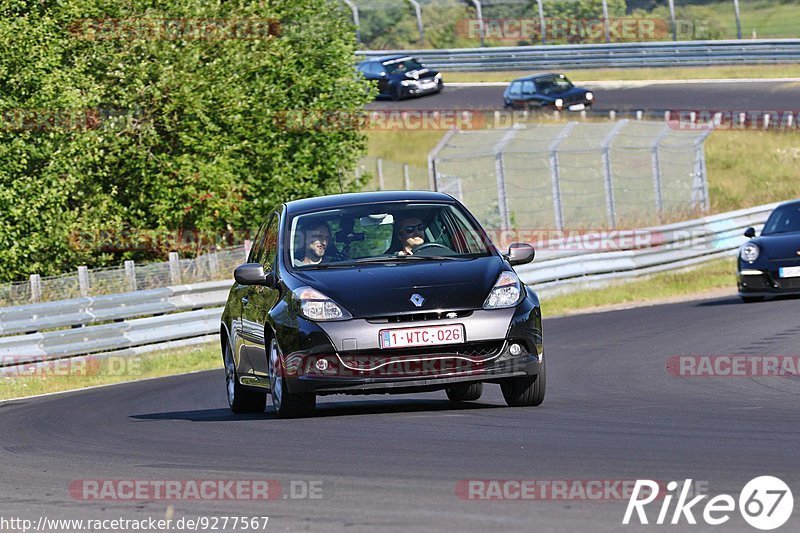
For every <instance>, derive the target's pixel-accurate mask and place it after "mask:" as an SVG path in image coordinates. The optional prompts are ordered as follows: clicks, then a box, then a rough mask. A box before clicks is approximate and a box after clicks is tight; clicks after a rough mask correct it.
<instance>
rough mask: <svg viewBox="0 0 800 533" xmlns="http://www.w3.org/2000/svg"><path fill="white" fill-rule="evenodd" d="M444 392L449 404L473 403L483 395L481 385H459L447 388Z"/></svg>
mask: <svg viewBox="0 0 800 533" xmlns="http://www.w3.org/2000/svg"><path fill="white" fill-rule="evenodd" d="M446 392H447V398H448V399H449V400H450V402H451V403H459V402H473V401H475V400H477V399H479V398H480V397H481V394H483V383H480V382H478V383H459V384H458V385H453V386H452V387H447V389H446Z"/></svg>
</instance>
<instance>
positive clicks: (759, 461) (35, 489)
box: [0, 298, 800, 532]
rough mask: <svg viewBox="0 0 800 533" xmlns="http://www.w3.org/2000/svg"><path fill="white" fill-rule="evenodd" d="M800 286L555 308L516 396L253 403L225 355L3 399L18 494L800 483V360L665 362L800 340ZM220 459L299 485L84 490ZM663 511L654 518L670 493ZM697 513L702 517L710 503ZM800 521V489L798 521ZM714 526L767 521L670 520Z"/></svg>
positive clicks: (442, 506) (604, 513)
mask: <svg viewBox="0 0 800 533" xmlns="http://www.w3.org/2000/svg"><path fill="white" fill-rule="evenodd" d="M799 305H800V301H798V300H797V299H790V300H780V301H773V302H765V303H757V304H742V303H739V301H738V299H735V298H725V299H717V300H708V301H700V302H687V303H679V304H671V305H663V306H654V307H645V308H639V309H632V310H623V311H615V312H609V313H601V314H588V315H582V316H576V317H568V318H557V319H547V320H546V321H545V346H546V356H547V364H548V368H549V375H548V393H547V398H546V400H545V403H544V404H543V405H542V406H541V407H539V408H508V407H506V406H505V404H504V402H503V400H502V396H501V395H500V391H499V387H497V386H496V385H491V386H487V387H486V389H485V390H484V396H483V398H482V399H481V400H480V401H478V402H474V403H473V404H471V405H469V406H468V407H465V408H459V409H453V408H451V407H450V406H449V404H448V402H447V400H446V399H445V395H444V393H443V392H441V393H430V394H419V395H413V396H392V397H390V396H368V397H347V396H335V397H327V398H323V399H322V400H321V402H320V408H319V410H318V415H317V417H315V418H312V419H303V420H287V421H284V420H278V419H276V418H275V417H274V416H273V414H272V407H271V406H268V407H267V410H266V412H265V413H264V414H262V415H257V416H234V415H231V414H230V412H229V410H228V408H227V404H226V400H225V392H224V380H223V375H222V370H221V369H220V370H219V371H216V372H204V373H198V374H192V375H186V376H178V377H171V378H163V379H157V380H151V381H145V382H139V383H132V384H125V385H118V386H113V387H107V388H100V389H94V390H89V391H84V392H79V393H69V394H65V395H60V396H51V397H44V398H38V399H30V400H22V401H15V402H10V403H4V404H0V428H2V432H0V462H1V463H2V473H3V474H2V483H0V508H2V514H3V515H4V516H6V517H8V516H21V517H31V518H33V519H36V518H38V517H39V516H41V515H44V516H47V517H49V518H67V517H71V518H84V519H86V518H92V519H100V518H116V517H119V516H123V517H147V516H152V517H154V518H164V516H165V512H166V509H167V506H168V505H173V506H174V515H173V518H178V517H181V516H188V517H192V516H194V517H197V516H203V515H205V516H209V515H245V516H269V517H270V521H269V527H268V528H267V530H268V531H325V532H327V531H381V532H383V531H475V532H478V531H480V532H485V531H587V532H594V531H620V530H621V531H638V530H648V531H652V530H653V526H652V525H651V526H649V527H645V526H640V525H637V526H633V525H629V526H626V527H623V526H622V525H621V521H622V517H623V514H624V511H625V507H626V504H627V501H626V500H614V499H611V500H607V501H581V500H575V499H567V500H544V501H530V500H527V501H476V500H468V499H461V498H459V497H458V496H457V494H456V486H457V483H458V482H459V480H482V479H500V480H508V479H512V480H551V481H552V480H611V481H613V480H635V479H637V478H649V479H655V480H662V481H664V482H666V481H669V480H678V481H683V480H684V479H687V478H691V479H693V480H695V481H696V482H701V483H703V484H705V485H706V486H707V492H708V494H711V495H716V494H722V493H725V494H731V495H733V496H734V499H737V500H738V495H739V492H740V491H741V489H742V487H743V486H744V484H745V483H746V482H747V481H748V480H750V479H752V478H754V477H757V476H761V475H775V476H778V477H780V478H782V479H783V481H785V482H786V483H788V485H789V486H790V487H792V488H793V489H794V490H795V493H794V494H795V497H796V496H797V495H798V494H800V460H799V455H798V449H800V409H798V402H799V400H800V380H798V378H797V377H796V376H794V377H789V376H784V377H737V378H731V377H675V376H672V375H670V374H669V373H668V372H667V371H666V363H667V360H668V358H669V357H670V356H673V355H708V354H748V355H758V354H784V355H790V354H795V355H796V354H798V346H800V313H798V306H799ZM545 312H546V308H545ZM545 314H546V313H545ZM209 478H210V479H231V478H235V479H271V480H277V481H279V482H280V483H281V486H282V487H283V488H282V490H283V492H282V493H280V494H278V496H279V498H278V499H276V500H270V501H237V500H234V501H210V502H209V501H204V502H196V501H194V502H193V501H177V502H167V501H139V502H131V501H82V500H80V499H73V498H72V497H71V496H70V492H69V487H70V485H71V484H72V483H73V482H74V481H75V480H81V479H117V480H119V479H147V480H153V479H155V480H185V479H209ZM292 481H295V482H300V483H301V484H302V483H307V482H319V481H321V482H322V485H321V487H322V489H321V496H322V498H321V499H296V500H293V499H284V498H283V496H288V495H289V494H288V493H289V492H290V491H289V490H288V487H289V486H290V484H291V482H292ZM297 486H303V485H297ZM300 492H302V491H298V494H299V493H300ZM676 499H677V498H676ZM706 501H707V500H706ZM701 503H702V502H701ZM654 505H658V506H659V507H660V503H659V504H654ZM672 505H673V507H674V500H673V503H672ZM697 507H701V506H697ZM697 507H696V508H695V509H697ZM648 511H649V512H648V516H649V518H650V520H651V522H652V521H654V520H655V519H656V516H657V514H658V507H653V508H650V507H648ZM694 514H695V517H696V518H697V519H698V520H699V521H700V523H701V524H702V523H703V522H702V508H701V509H700V510H699V511H695V513H694ZM671 515H672V512H671V511H670V514H669V516H671ZM798 524H800V506H798V505H795V510H794V515H793V516H792V517H791V518H790V519H789V522H788V523H787V524H786V526H784V528H783V529H782V530H795V531H796V530H797V526H798ZM658 529H660V528H658ZM711 529H713V530H715V531H722V530H724V531H731V530H735V531H754V529H752V528H750V526H748V525H747V524H746V523H745V522H744V520H743V519H742V517H741V516H740V515H739V514H738V511H734V512H733V513H731V520H730V521H729V522H728V523H727V524H725V525H724V526H722V527H721V528H720V527H719V526H718V527H716V528H712V527H710V526H688V525H687V523H686V521H685V520H682V521H681V523H680V525H679V526H677V527H675V526H672V527H671V529H670V530H671V531H704V530H711ZM229 530H230V529H229Z"/></svg>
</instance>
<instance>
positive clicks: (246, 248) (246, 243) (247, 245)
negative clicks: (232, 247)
mask: <svg viewBox="0 0 800 533" xmlns="http://www.w3.org/2000/svg"><path fill="white" fill-rule="evenodd" d="M252 247H253V241H251V240H250V239H245V240H244V261H245V263H246V262H247V260H248V259H250V248H252Z"/></svg>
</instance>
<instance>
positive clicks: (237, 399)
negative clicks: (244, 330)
mask: <svg viewBox="0 0 800 533" xmlns="http://www.w3.org/2000/svg"><path fill="white" fill-rule="evenodd" d="M222 359H223V362H224V363H225V385H226V389H227V392H228V406H230V408H231V411H232V412H234V413H236V414H243V413H262V412H263V411H264V408H265V407H266V406H267V393H266V392H258V391H252V390H248V389H246V388H245V387H244V385H242V384H241V383H239V377H238V376H237V375H236V364H235V363H234V362H233V353H232V352H231V347H230V344H228V343H227V342H226V343H225V353H224V354H223V355H222Z"/></svg>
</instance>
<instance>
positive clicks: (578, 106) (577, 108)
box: [569, 104, 586, 111]
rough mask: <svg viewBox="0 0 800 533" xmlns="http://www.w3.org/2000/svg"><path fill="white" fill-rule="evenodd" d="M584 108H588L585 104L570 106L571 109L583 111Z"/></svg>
mask: <svg viewBox="0 0 800 533" xmlns="http://www.w3.org/2000/svg"><path fill="white" fill-rule="evenodd" d="M584 109H586V106H585V105H584V104H572V105H571V106H569V110H570V111H583V110H584Z"/></svg>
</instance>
